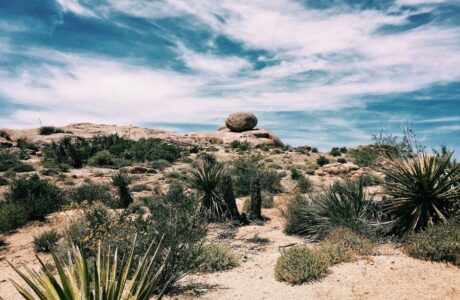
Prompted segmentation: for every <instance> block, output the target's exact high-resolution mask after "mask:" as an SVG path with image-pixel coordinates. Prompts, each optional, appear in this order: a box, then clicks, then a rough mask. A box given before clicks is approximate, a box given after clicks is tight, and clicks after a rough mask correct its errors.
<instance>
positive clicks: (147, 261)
mask: <svg viewBox="0 0 460 300" xmlns="http://www.w3.org/2000/svg"><path fill="white" fill-rule="evenodd" d="M152 245H153V242H152V244H151V245H150V247H149V249H148V250H147V252H146V253H145V255H144V256H143V257H142V258H141V260H140V261H139V264H138V266H137V268H136V270H135V272H134V273H133V275H132V276H129V274H130V270H131V265H132V264H133V263H134V248H135V247H132V250H131V252H130V253H129V255H127V256H126V257H123V258H122V259H121V261H119V258H118V251H117V249H115V251H114V252H113V253H112V251H111V249H110V246H109V247H108V248H107V249H102V248H101V245H100V244H99V248H98V252H97V257H96V259H95V261H94V263H93V265H92V266H91V265H90V261H89V259H88V257H87V256H86V255H85V253H84V251H83V250H82V249H80V248H78V247H77V246H75V245H72V247H71V248H70V249H69V262H68V264H64V263H63V262H62V261H61V260H60V259H59V258H57V256H56V255H55V254H54V253H53V254H52V255H53V261H54V265H55V267H56V270H57V273H58V276H59V277H58V278H55V277H54V275H53V274H52V273H51V271H50V269H49V268H48V267H47V266H46V265H45V264H44V263H43V261H42V260H41V259H40V258H38V257H37V259H38V261H39V262H40V264H41V266H42V269H43V270H42V271H41V272H37V271H34V270H32V269H29V268H27V267H25V266H24V268H25V273H24V272H22V271H20V270H19V269H18V268H16V267H14V266H13V265H12V264H11V263H9V264H10V266H11V267H12V268H13V269H14V270H15V271H16V272H17V273H18V274H19V276H20V277H21V278H22V279H23V280H24V281H25V282H26V283H27V285H28V286H29V287H30V289H31V290H32V291H33V292H34V293H35V295H36V297H34V296H33V295H32V294H31V293H29V292H28V291H27V290H26V289H25V288H24V287H22V286H20V285H19V284H18V283H16V282H15V281H13V280H10V281H11V283H12V284H13V285H14V286H15V287H16V289H17V290H18V292H19V293H20V294H21V296H22V297H23V298H24V299H27V300H34V299H40V300H90V299H91V300H141V299H142V300H144V299H145V300H148V299H150V298H151V297H152V295H153V293H154V292H155V290H156V289H157V288H158V287H157V283H158V280H159V278H160V276H161V274H162V272H163V270H164V266H165V264H164V262H163V264H161V265H160V267H159V268H156V266H158V264H155V261H156V259H157V253H158V249H159V246H158V247H157V248H156V250H155V252H153V253H152ZM164 290H165V289H163V290H162V291H161V292H160V293H159V295H158V299H160V298H162V295H163V292H164Z"/></svg>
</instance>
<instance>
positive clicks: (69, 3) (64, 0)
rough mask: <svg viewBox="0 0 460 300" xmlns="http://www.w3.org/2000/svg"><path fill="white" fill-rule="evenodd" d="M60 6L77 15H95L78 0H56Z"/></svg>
mask: <svg viewBox="0 0 460 300" xmlns="http://www.w3.org/2000/svg"><path fill="white" fill-rule="evenodd" d="M57 2H58V3H59V4H60V5H61V7H62V8H63V9H64V10H66V11H71V12H73V13H75V14H78V15H83V16H87V17H96V15H95V14H94V12H92V11H91V10H89V9H87V8H86V7H84V6H82V5H81V4H80V3H79V1H78V0H57Z"/></svg>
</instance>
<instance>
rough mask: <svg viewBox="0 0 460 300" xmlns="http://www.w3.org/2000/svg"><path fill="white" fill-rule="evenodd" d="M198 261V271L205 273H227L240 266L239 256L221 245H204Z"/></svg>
mask: <svg viewBox="0 0 460 300" xmlns="http://www.w3.org/2000/svg"><path fill="white" fill-rule="evenodd" d="M198 260H199V263H200V264H199V266H198V270H199V271H201V272H205V273H212V272H219V271H225V270H229V269H232V268H234V267H236V266H238V265H239V258H238V255H237V254H236V253H234V252H233V251H232V249H230V248H229V247H227V246H224V245H221V244H209V245H203V246H202V247H201V253H200V256H199V258H198Z"/></svg>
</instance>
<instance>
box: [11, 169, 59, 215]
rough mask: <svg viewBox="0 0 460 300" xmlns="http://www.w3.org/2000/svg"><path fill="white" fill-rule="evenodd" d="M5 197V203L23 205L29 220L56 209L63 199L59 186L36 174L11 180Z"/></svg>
mask: <svg viewBox="0 0 460 300" xmlns="http://www.w3.org/2000/svg"><path fill="white" fill-rule="evenodd" d="M5 199H6V201H7V203H11V204H15V205H18V206H21V207H23V208H24V209H25V210H26V211H27V219H29V220H41V219H43V218H44V217H45V216H46V215H47V214H49V213H52V212H55V211H56V210H58V209H59V207H60V206H61V205H62V204H63V203H64V200H65V199H64V195H63V193H62V192H61V190H60V189H59V188H57V187H56V186H54V185H53V184H51V183H50V182H48V181H46V180H42V179H40V177H38V176H37V175H33V176H30V177H25V178H19V179H17V180H15V181H13V182H12V184H11V189H10V191H9V192H8V193H7V194H6V196H5Z"/></svg>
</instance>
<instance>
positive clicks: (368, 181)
mask: <svg viewBox="0 0 460 300" xmlns="http://www.w3.org/2000/svg"><path fill="white" fill-rule="evenodd" d="M361 181H362V182H363V186H374V185H379V184H381V183H383V180H382V179H380V177H377V176H375V175H373V174H369V173H365V174H363V175H362V176H361Z"/></svg>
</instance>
